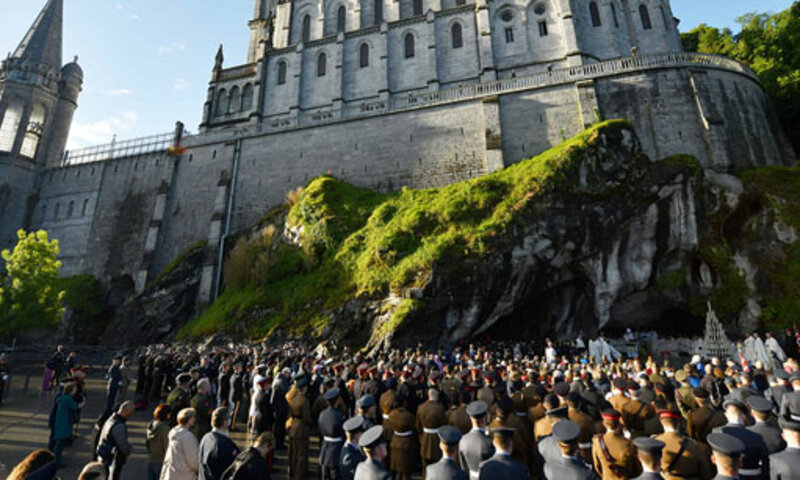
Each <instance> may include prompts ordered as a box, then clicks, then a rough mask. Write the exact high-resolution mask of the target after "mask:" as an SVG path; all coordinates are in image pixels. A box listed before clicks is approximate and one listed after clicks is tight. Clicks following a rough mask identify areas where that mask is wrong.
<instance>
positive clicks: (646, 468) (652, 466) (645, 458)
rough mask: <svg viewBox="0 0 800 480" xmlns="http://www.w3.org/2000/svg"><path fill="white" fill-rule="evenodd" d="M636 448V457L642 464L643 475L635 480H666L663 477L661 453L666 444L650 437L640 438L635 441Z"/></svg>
mask: <svg viewBox="0 0 800 480" xmlns="http://www.w3.org/2000/svg"><path fill="white" fill-rule="evenodd" d="M633 445H634V446H635V447H636V456H637V457H638V458H639V463H641V464H642V474H641V475H639V476H638V477H636V479H635V480H664V477H662V476H661V473H659V472H661V452H662V450H663V449H664V442H662V441H660V440H656V439H654V438H648V437H638V438H635V439H634V440H633Z"/></svg>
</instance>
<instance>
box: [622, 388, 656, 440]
mask: <svg viewBox="0 0 800 480" xmlns="http://www.w3.org/2000/svg"><path fill="white" fill-rule="evenodd" d="M628 391H629V392H630V395H631V399H630V401H628V402H627V403H625V404H624V405H623V406H622V410H621V411H620V413H621V414H622V423H623V424H624V425H625V428H627V429H628V431H629V432H630V435H631V438H636V437H642V436H644V434H645V423H646V422H647V421H648V420H649V419H651V418H653V416H654V413H653V409H652V408H650V405H648V404H646V403H644V402H642V401H640V400H639V395H640V394H641V388H640V387H639V384H637V383H634V382H631V383H630V385H628Z"/></svg>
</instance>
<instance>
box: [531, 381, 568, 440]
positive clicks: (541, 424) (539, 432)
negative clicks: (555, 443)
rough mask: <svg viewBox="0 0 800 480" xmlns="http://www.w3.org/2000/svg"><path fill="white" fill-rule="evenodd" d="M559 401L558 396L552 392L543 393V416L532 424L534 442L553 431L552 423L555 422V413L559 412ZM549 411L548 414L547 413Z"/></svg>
mask: <svg viewBox="0 0 800 480" xmlns="http://www.w3.org/2000/svg"><path fill="white" fill-rule="evenodd" d="M560 403H561V402H560V401H559V399H558V397H557V396H556V395H554V394H552V393H550V394H547V395H545V397H544V400H543V401H542V406H543V407H544V413H545V414H544V417H542V418H540V419H539V420H537V421H536V423H535V424H534V425H533V438H534V441H535V442H539V441H540V440H541V439H543V438H545V437H548V436H550V435H551V434H552V433H553V424H554V423H555V420H556V416H555V415H554V414H555V413H560V412H562V410H560ZM548 413H549V415H548Z"/></svg>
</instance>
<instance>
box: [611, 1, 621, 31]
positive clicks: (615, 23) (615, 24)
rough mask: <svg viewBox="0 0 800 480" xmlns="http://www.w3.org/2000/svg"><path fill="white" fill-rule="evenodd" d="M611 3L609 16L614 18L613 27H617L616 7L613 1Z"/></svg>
mask: <svg viewBox="0 0 800 480" xmlns="http://www.w3.org/2000/svg"><path fill="white" fill-rule="evenodd" d="M610 5H611V17H612V18H614V28H619V19H617V7H615V6H614V4H613V3H611V4H610Z"/></svg>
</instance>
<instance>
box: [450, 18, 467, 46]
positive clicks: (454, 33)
mask: <svg viewBox="0 0 800 480" xmlns="http://www.w3.org/2000/svg"><path fill="white" fill-rule="evenodd" d="M450 37H451V38H452V41H453V48H461V47H463V46H464V35H463V32H462V31H461V24H460V23H454V24H453V26H452V28H451V29H450Z"/></svg>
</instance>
